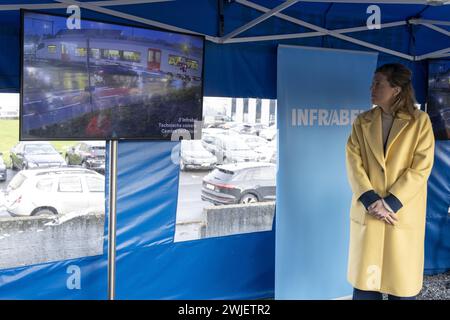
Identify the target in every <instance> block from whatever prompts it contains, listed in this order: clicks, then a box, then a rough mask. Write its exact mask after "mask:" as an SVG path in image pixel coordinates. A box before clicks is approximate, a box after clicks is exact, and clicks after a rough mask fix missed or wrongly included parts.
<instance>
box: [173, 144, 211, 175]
mask: <svg viewBox="0 0 450 320" xmlns="http://www.w3.org/2000/svg"><path fill="white" fill-rule="evenodd" d="M216 163H217V159H216V157H215V156H214V155H213V154H212V153H211V152H209V151H208V150H206V149H205V148H204V147H203V145H202V141H201V140H182V141H181V156H180V170H182V171H184V170H186V169H212V168H214V166H215V165H216Z"/></svg>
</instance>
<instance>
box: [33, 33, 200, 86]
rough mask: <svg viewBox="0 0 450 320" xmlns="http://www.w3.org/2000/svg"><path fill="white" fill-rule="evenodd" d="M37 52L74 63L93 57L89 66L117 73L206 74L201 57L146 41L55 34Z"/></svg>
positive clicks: (38, 56)
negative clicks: (202, 68) (202, 67)
mask: <svg viewBox="0 0 450 320" xmlns="http://www.w3.org/2000/svg"><path fill="white" fill-rule="evenodd" d="M33 51H34V53H33V54H32V56H33V58H34V59H36V60H37V61H42V60H43V61H51V62H57V63H61V64H66V65H71V64H86V62H87V61H88V60H89V66H91V67H94V68H102V69H103V70H109V71H110V72H113V73H126V72H129V73H147V74H151V75H161V76H167V77H169V78H171V77H176V78H180V79H183V80H187V81H200V80H201V75H202V70H201V65H202V63H201V62H202V61H199V60H200V59H201V58H194V57H192V56H189V55H188V54H186V53H184V52H183V51H182V50H181V49H180V50H176V49H175V48H174V47H171V46H170V45H168V44H166V45H164V44H155V43H152V42H150V41H144V40H134V39H117V37H116V38H115V37H112V38H111V39H108V38H107V37H104V38H97V37H92V38H91V39H87V37H86V36H85V35H79V36H76V35H75V36H73V35H72V36H55V37H53V38H48V39H42V40H41V41H40V42H39V44H38V45H37V46H36V48H35V50H33ZM88 51H89V57H88V56H87V53H88ZM29 57H30V55H29Z"/></svg>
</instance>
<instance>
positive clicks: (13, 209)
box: [5, 167, 105, 216]
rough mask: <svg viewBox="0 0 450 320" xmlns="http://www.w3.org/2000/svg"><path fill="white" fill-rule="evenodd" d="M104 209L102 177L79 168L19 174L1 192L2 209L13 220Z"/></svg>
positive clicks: (28, 171)
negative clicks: (3, 196)
mask: <svg viewBox="0 0 450 320" xmlns="http://www.w3.org/2000/svg"><path fill="white" fill-rule="evenodd" d="M104 206H105V177H104V176H103V175H101V174H99V173H97V172H95V171H92V170H88V169H83V168H69V167H68V168H51V169H30V170H22V171H20V172H19V173H17V174H16V175H15V177H14V178H13V179H12V180H11V181H10V183H9V184H8V187H7V188H6V192H5V207H6V210H7V211H8V212H9V213H10V214H11V215H13V216H37V215H57V214H60V215H63V214H67V213H70V212H73V211H81V210H87V209H89V210H96V211H103V212H104V210H105V209H104Z"/></svg>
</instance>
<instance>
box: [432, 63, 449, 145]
mask: <svg viewBox="0 0 450 320" xmlns="http://www.w3.org/2000/svg"><path fill="white" fill-rule="evenodd" d="M428 75H429V77H428V101H427V112H428V114H429V116H430V119H431V123H432V125H433V131H434V135H435V138H436V139H437V140H450V60H434V61H430V63H429V72H428Z"/></svg>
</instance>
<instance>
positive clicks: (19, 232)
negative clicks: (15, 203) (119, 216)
mask: <svg viewBox="0 0 450 320" xmlns="http://www.w3.org/2000/svg"><path fill="white" fill-rule="evenodd" d="M104 224H105V214H104V213H103V212H94V213H92V212H91V213H85V212H82V213H80V212H76V213H73V214H67V215H63V216H55V217H50V216H40V217H11V218H0V269H5V268H13V267H20V266H26V265H32V264H38V263H45V262H51V261H59V260H66V259H74V258H79V257H86V256H93V255H101V254H103V240H104V229H105V226H104Z"/></svg>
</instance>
